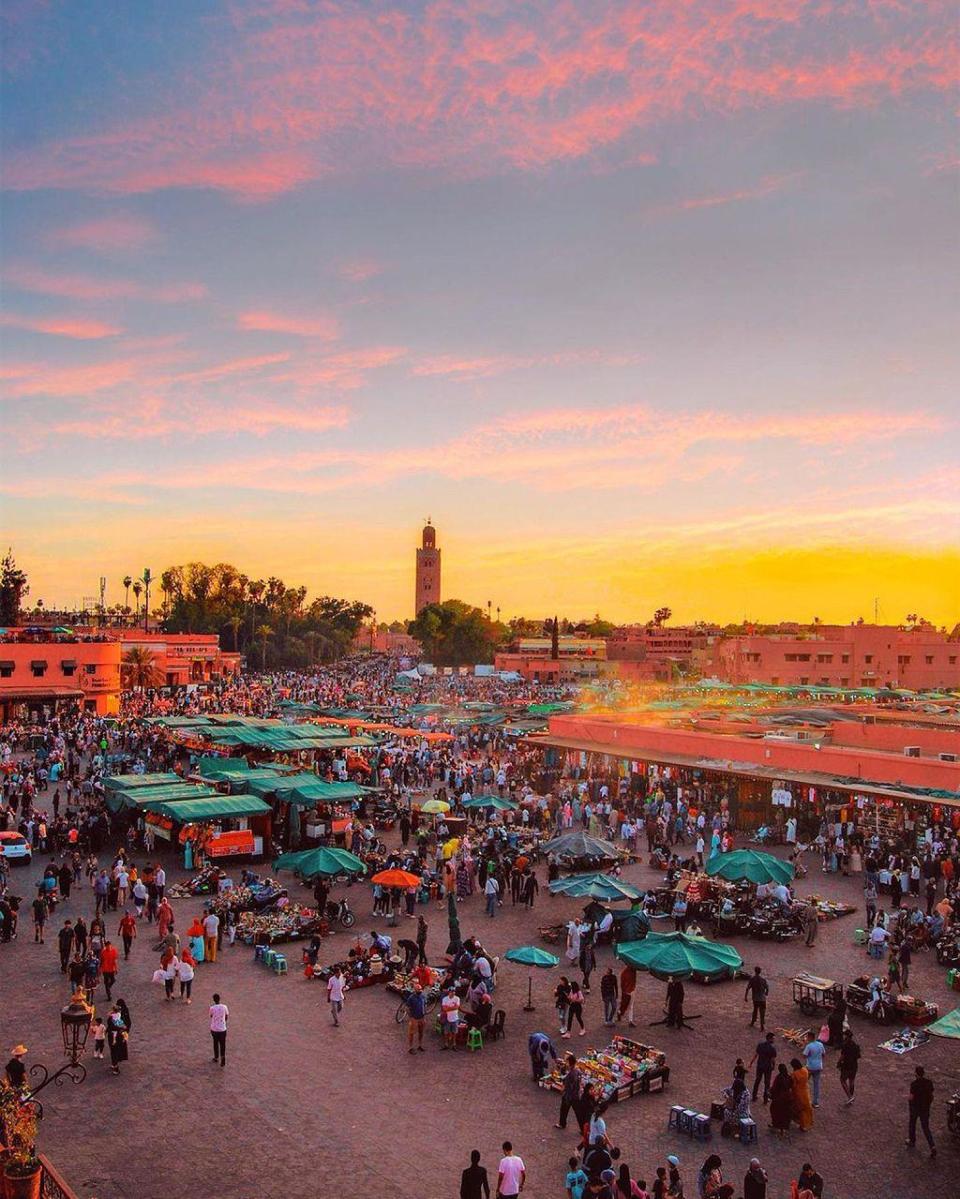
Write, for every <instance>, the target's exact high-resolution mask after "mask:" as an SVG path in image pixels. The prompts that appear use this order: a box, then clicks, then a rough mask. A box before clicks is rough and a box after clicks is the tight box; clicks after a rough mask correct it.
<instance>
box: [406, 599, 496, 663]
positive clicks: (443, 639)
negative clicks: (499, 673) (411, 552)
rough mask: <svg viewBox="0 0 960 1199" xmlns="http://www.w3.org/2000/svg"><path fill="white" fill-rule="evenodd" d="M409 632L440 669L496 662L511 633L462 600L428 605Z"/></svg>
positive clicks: (408, 629) (412, 621) (409, 626)
mask: <svg viewBox="0 0 960 1199" xmlns="http://www.w3.org/2000/svg"><path fill="white" fill-rule="evenodd" d="M407 631H408V632H409V633H410V635H411V636H412V637H416V639H417V640H418V641H419V642H420V644H421V645H422V646H423V652H424V654H426V656H427V658H428V659H429V660H430V661H431V662H433V663H435V664H436V665H437V666H475V665H476V664H477V663H486V662H492V661H493V655H494V653H495V652H496V649H497V647H498V646H499V645H500V643H501V642H502V641H503V640H504V638H505V637H506V636H507V634H508V632H509V630H508V629H507V627H506V626H505V625H502V624H500V623H499V622H498V621H495V620H489V619H488V618H487V617H486V616H485V615H484V614H483V612H482V611H481V610H480V609H479V608H474V607H473V606H472V605H470V604H465V603H464V602H463V601H462V600H456V599H452V600H444V601H443V603H442V604H427V606H426V607H425V608H423V609H422V610H421V611H420V613H419V614H418V616H417V618H416V619H415V620H411V621H410V623H409V624H408V625H407Z"/></svg>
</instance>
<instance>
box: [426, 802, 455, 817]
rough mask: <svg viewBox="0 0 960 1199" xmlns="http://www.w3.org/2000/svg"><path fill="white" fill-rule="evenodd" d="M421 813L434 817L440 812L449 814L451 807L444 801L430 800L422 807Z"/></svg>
mask: <svg viewBox="0 0 960 1199" xmlns="http://www.w3.org/2000/svg"><path fill="white" fill-rule="evenodd" d="M420 811H421V812H423V813H425V814H426V815H429V816H434V815H437V814H438V813H440V812H449V811H450V805H449V804H448V803H446V802H445V801H444V800H442V799H428V800H427V802H426V803H425V804H423V805H422V807H421V808H420Z"/></svg>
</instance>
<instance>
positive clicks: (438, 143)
mask: <svg viewBox="0 0 960 1199" xmlns="http://www.w3.org/2000/svg"><path fill="white" fill-rule="evenodd" d="M952 23H953V17H952V12H951V7H950V6H949V5H947V4H945V3H943V0H930V2H929V3H927V4H926V5H925V6H924V14H923V20H922V21H917V20H914V19H913V18H912V16H911V14H910V12H909V11H908V8H907V6H903V5H899V4H896V3H888V2H887V0H866V2H865V3H862V4H857V5H848V4H846V3H844V2H843V0H825V2H824V3H820V4H815V5H814V4H810V3H808V2H807V0H777V2H776V3H770V0H734V2H733V3H730V4H717V3H716V2H715V0H690V2H689V3H686V4H677V3H676V2H675V0H647V2H646V3H643V4H637V3H636V2H635V0H597V2H596V3H592V4H582V3H578V2H577V0H556V2H555V3H550V4H545V3H541V2H539V0H535V2H533V3H530V4H526V5H501V4H496V3H493V2H492V0H466V2H465V3H463V4H458V5H456V6H452V5H451V4H450V3H449V2H447V0H441V2H439V3H435V4H430V5H426V6H423V7H422V8H420V9H410V8H409V7H408V6H400V5H394V6H392V7H391V6H390V4H386V5H377V6H374V7H373V8H367V7H363V6H357V5H354V4H350V3H347V2H346V0H340V2H338V0H330V3H327V4H324V5H322V6H310V5H306V4H302V5H301V4H294V5H290V4H289V3H286V2H285V0H277V2H276V3H269V2H264V3H260V4H257V5H254V6H251V7H249V8H242V7H241V8H237V7H235V8H232V9H231V10H230V12H229V13H228V14H227V15H226V16H225V17H224V18H223V25H222V28H221V30H220V32H221V36H222V39H223V41H224V43H225V44H227V45H228V48H229V52H228V53H224V54H223V55H222V56H220V57H219V59H218V60H217V61H216V62H214V63H211V64H209V69H208V70H207V71H205V72H197V71H195V70H194V69H193V64H191V72H192V74H191V77H190V78H187V77H179V78H177V77H175V78H173V79H172V80H171V83H170V86H169V89H168V90H167V91H166V92H162V93H161V94H160V95H159V96H158V102H157V113H156V115H155V116H151V117H149V118H140V119H138V120H133V121H130V120H125V121H121V120H116V119H113V120H110V119H107V120H106V121H104V123H103V125H102V127H101V128H100V129H98V130H96V131H93V132H89V133H86V134H82V135H79V136H75V137H66V138H62V139H60V140H57V141H51V142H48V143H47V144H45V145H43V146H39V147H35V148H30V149H25V150H17V151H15V152H14V153H12V154H10V155H8V161H7V164H6V170H5V183H6V186H7V187H8V188H13V189H17V190H31V189H38V188H68V189H81V190H86V191H93V192H99V193H107V194H118V195H132V194H137V193H141V192H147V191H154V190H159V189H163V188H172V187H181V188H212V189H216V190H220V191H226V192H229V193H231V194H233V195H234V196H236V197H239V198H242V199H246V200H252V201H257V200H267V199H271V198H273V197H276V196H278V195H281V194H283V193H285V192H288V191H290V190H292V189H293V188H296V187H297V186H299V185H301V184H303V183H304V182H307V181H309V180H314V179H318V178H321V177H322V176H324V175H325V174H328V173H330V172H333V171H339V172H344V171H351V170H354V169H357V168H368V167H370V166H375V167H378V168H379V167H380V166H381V165H382V163H383V162H390V163H393V164H395V165H399V166H424V165H431V166H436V167H440V168H442V169H444V170H446V171H454V172H457V173H459V174H464V173H468V174H476V173H486V172H490V171H493V170H499V169H503V167H504V166H505V165H506V166H508V167H512V168H514V169H517V170H536V169H540V168H542V167H544V166H547V165H549V164H552V163H556V162H561V161H569V160H572V159H576V158H582V157H583V156H585V155H589V154H591V153H592V152H594V151H596V150H603V149H609V148H612V147H618V146H619V147H620V150H621V152H622V156H623V161H624V162H635V161H636V160H637V158H638V156H639V157H641V158H642V159H645V158H646V157H648V156H649V147H638V146H637V145H636V144H634V141H635V139H634V141H631V135H636V134H638V133H641V134H642V133H643V132H645V131H647V130H649V129H651V128H655V127H656V126H657V125H658V124H660V123H662V122H665V121H676V120H690V119H693V118H694V117H695V115H696V114H700V113H712V114H729V113H733V112H737V111H741V110H745V109H750V110H755V109H775V108H783V107H786V106H796V105H801V104H823V103H827V104H831V105H834V106H836V107H850V106H858V105H859V106H863V105H871V104H874V103H875V102H876V101H877V100H878V99H883V98H885V97H891V96H895V97H899V96H902V95H904V94H907V93H913V92H928V93H929V92H941V93H943V92H946V91H948V90H949V89H950V88H952V87H953V86H954V81H955V61H954V51H953V46H952V44H951V42H952V37H951V35H952ZM867 47H869V49H867Z"/></svg>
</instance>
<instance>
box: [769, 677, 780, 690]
mask: <svg viewBox="0 0 960 1199" xmlns="http://www.w3.org/2000/svg"><path fill="white" fill-rule="evenodd" d="M770 682H771V684H772V685H773V686H774V687H776V686H777V685H778V684H779V682H780V680H779V679H778V678H777V677H776V676H774V677H773V678H772V679H771V680H770Z"/></svg>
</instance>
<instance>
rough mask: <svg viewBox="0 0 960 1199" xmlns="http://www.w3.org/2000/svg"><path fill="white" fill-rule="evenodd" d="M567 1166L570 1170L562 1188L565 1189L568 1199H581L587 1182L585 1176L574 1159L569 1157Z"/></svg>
mask: <svg viewBox="0 0 960 1199" xmlns="http://www.w3.org/2000/svg"><path fill="white" fill-rule="evenodd" d="M567 1165H568V1166H569V1167H570V1169H569V1170H568V1171H567V1177H566V1178H565V1179H564V1186H565V1187H566V1188H567V1196H568V1199H583V1192H584V1188H585V1187H586V1185H587V1182H588V1181H589V1180H588V1178H587V1175H586V1173H585V1172H584V1170H583V1168H582V1167H581V1165H580V1163H579V1162H578V1161H577V1159H576V1158H575V1157H571V1158H570V1160H569V1161H568V1162H567Z"/></svg>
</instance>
